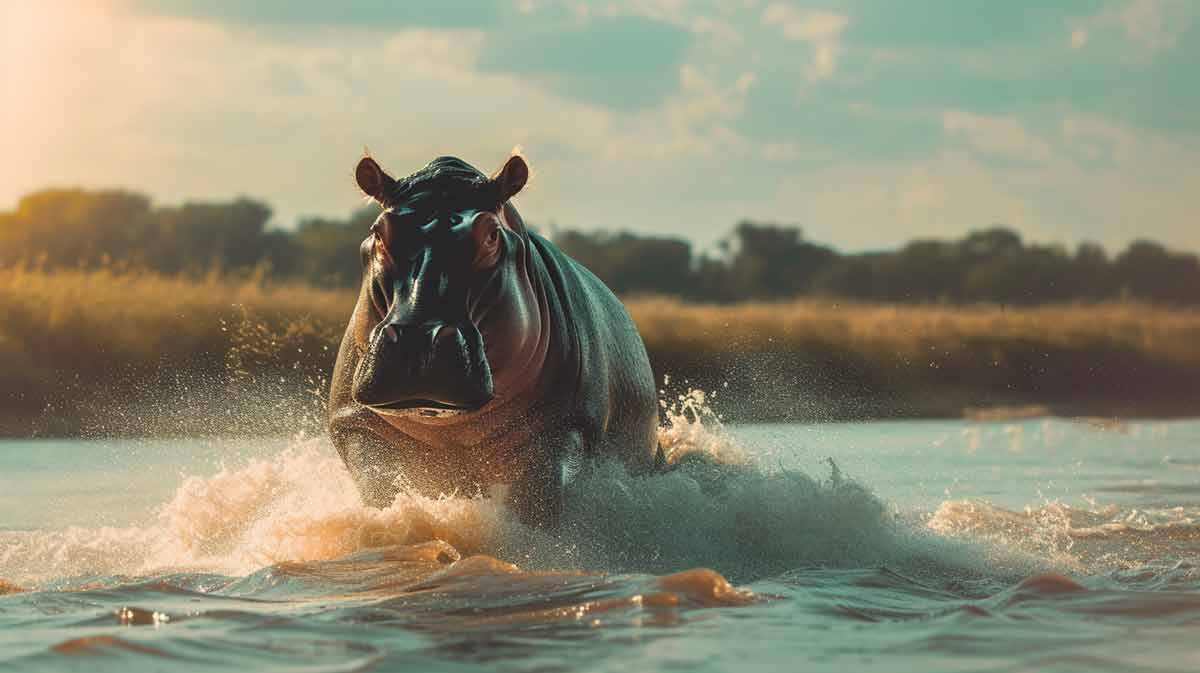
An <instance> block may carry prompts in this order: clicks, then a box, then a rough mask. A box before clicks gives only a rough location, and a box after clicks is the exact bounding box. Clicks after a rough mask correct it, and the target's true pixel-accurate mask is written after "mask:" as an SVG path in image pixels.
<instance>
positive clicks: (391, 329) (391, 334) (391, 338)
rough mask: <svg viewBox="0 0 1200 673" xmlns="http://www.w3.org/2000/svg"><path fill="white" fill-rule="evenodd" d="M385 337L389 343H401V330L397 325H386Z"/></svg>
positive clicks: (384, 329)
mask: <svg viewBox="0 0 1200 673" xmlns="http://www.w3.org/2000/svg"><path fill="white" fill-rule="evenodd" d="M383 336H384V338H385V339H387V340H388V343H393V344H395V343H400V329H399V328H397V327H396V326H395V325H385V326H384V328H383Z"/></svg>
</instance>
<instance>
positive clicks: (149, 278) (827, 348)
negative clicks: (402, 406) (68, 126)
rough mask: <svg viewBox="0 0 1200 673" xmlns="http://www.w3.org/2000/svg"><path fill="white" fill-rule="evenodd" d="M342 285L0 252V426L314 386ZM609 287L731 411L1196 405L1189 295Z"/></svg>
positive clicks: (1197, 349)
mask: <svg viewBox="0 0 1200 673" xmlns="http://www.w3.org/2000/svg"><path fill="white" fill-rule="evenodd" d="M353 302H354V292H352V291H349V290H327V289H318V288H313V287H309V286H306V285H298V284H276V283H269V282H266V281H264V280H263V279H261V278H253V277H251V278H243V279H233V278H228V277H221V276H218V275H216V274H212V275H209V276H207V277H205V278H201V279H189V278H183V277H163V276H158V275H153V274H150V273H145V272H138V271H128V270H117V269H101V270H94V271H74V270H56V271H45V270H40V269H37V268H31V267H15V268H7V269H0V434H9V435H14V434H15V435H20V434H28V433H30V432H45V433H51V434H63V433H68V434H74V433H78V432H85V433H86V432H88V431H89V430H90V431H94V432H97V433H99V434H104V433H105V432H134V431H135V430H134V429H132V428H128V427H127V428H125V429H122V428H120V427H118V426H119V424H114V423H113V422H111V416H112V415H113V413H115V412H112V411H111V410H112V409H113V408H116V407H121V406H122V405H123V407H124V409H125V411H124V412H122V413H126V414H128V413H129V412H128V410H129V409H130V408H134V407H136V406H137V405H138V404H142V403H144V402H145V401H147V400H154V399H161V398H162V397H163V396H164V391H168V390H169V391H173V392H172V394H175V393H176V392H178V393H179V394H180V395H182V394H184V393H189V392H190V393H191V394H193V395H195V394H196V393H195V391H197V390H199V389H201V388H208V389H213V390H221V391H223V392H222V393H221V394H219V395H216V396H215V398H214V396H213V395H207V396H205V397H203V398H200V397H190V398H180V399H181V401H180V403H179V404H178V405H176V406H174V407H173V408H171V406H172V405H167V406H168V407H169V408H168V409H167V410H166V412H167V413H164V414H163V416H165V417H167V418H169V419H172V420H170V423H173V424H175V426H174V427H177V428H183V429H184V431H186V429H187V425H188V424H187V423H183V424H179V423H180V422H179V420H178V417H179V416H180V415H185V416H188V417H189V418H190V417H195V418H196V419H197V420H196V422H195V425H196V426H197V427H201V426H203V425H204V423H203V421H201V420H199V419H200V418H201V417H202V416H204V415H205V414H208V413H211V412H212V408H217V409H219V408H220V407H221V406H222V405H225V406H228V405H229V404H233V403H234V402H233V400H234V399H235V398H236V397H237V394H238V391H243V392H244V391H249V390H258V389H259V388H260V387H261V386H262V385H263V384H264V382H270V383H271V384H272V385H273V386H274V387H275V389H276V392H279V391H285V390H296V389H299V388H302V387H307V388H309V389H311V390H313V391H317V390H319V389H320V388H322V387H323V386H324V376H325V375H327V373H328V371H329V369H330V368H331V367H332V362H333V358H334V354H335V351H336V344H337V341H338V339H340V336H341V332H342V330H343V329H344V326H345V322H346V320H347V318H348V316H349V314H350V309H351V307H352V305H353ZM626 303H627V306H628V308H629V310H630V313H631V314H632V315H633V317H634V319H635V321H636V322H637V323H638V326H639V328H640V330H641V332H642V335H643V338H644V340H645V342H646V346H647V350H648V351H649V352H650V355H651V360H652V362H653V363H654V365H655V370H656V372H657V373H658V374H659V376H660V380H661V379H662V377H663V375H667V376H668V378H669V380H670V381H671V385H670V386H669V387H671V388H672V389H676V388H678V390H677V391H676V392H682V391H683V389H686V388H687V387H689V386H695V387H698V388H702V389H705V390H709V391H715V392H716V393H717V399H718V402H717V407H718V410H719V411H724V412H725V413H726V414H727V415H729V416H732V417H734V418H743V419H747V418H859V417H879V416H929V415H938V416H947V415H958V414H960V413H962V412H963V410H964V409H967V408H970V407H987V406H995V405H1020V404H1025V405H1028V404H1044V405H1048V406H1049V408H1050V409H1052V410H1054V411H1057V412H1060V413H1069V414H1087V415H1109V414H1114V413H1133V414H1142V415H1145V414H1150V415H1163V414H1167V415H1175V414H1197V413H1200V311H1196V310H1179V309H1169V308H1163V307H1155V306H1150V305H1145V304H1136V303H1109V304H1100V305H1091V306H1083V305H1070V306H1050V307H1040V308H1020V309H1014V308H1008V309H1004V308H1001V307H996V306H970V307H953V306H894V305H855V304H846V303H841V302H838V301H837V300H832V299H805V300H798V301H793V302H787V303H747V304H739V305H730V306H724V305H704V304H687V303H683V302H680V301H677V300H674V299H667V298H655V297H648V298H632V299H630V300H629V301H627V302H626ZM247 394H248V393H247ZM255 394H257V393H255ZM281 394H282V393H281ZM259 397H261V395H259ZM196 400H200V402H197V401H196ZM194 404H201V406H206V407H210V408H207V409H206V410H205V411H204V413H201V412H200V411H198V410H193V408H192V406H191V405H194ZM47 408H49V411H46V409H47ZM181 411H184V412H192V413H185V414H180V413H179V412H181ZM105 419H108V420H107V421H106V420H105ZM106 423H107V425H106Z"/></svg>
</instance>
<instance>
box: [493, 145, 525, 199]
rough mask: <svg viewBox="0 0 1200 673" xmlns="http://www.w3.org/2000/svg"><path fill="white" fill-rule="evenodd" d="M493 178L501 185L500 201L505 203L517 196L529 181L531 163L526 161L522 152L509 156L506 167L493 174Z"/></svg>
mask: <svg viewBox="0 0 1200 673" xmlns="http://www.w3.org/2000/svg"><path fill="white" fill-rule="evenodd" d="M492 180H493V181H495V183H496V185H497V186H499V187H500V203H504V202H505V201H508V200H509V199H510V198H512V197H514V196H516V194H517V192H519V191H521V189H522V188H523V187H525V183H526V182H528V181H529V164H527V163H525V158H524V157H522V156H521V155H520V154H514V155H512V156H511V157H509V159H508V161H507V162H506V163H505V164H504V168H501V169H500V170H499V171H498V172H497V173H496V174H495V175H493V176H492Z"/></svg>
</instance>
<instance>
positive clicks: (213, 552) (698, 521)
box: [0, 393, 984, 584]
mask: <svg viewBox="0 0 1200 673" xmlns="http://www.w3.org/2000/svg"><path fill="white" fill-rule="evenodd" d="M663 415H664V418H665V419H666V423H665V425H664V428H663V429H662V431H661V435H660V439H661V441H662V444H663V446H664V448H665V449H666V451H667V453H668V455H669V460H670V462H671V464H672V466H673V467H672V469H671V470H670V471H668V472H666V473H661V474H653V475H645V476H636V477H635V476H630V475H628V474H627V473H626V472H625V471H624V469H623V468H622V467H621V466H619V465H617V464H600V465H598V466H596V467H595V469H593V470H592V471H591V472H590V473H589V474H587V475H585V476H583V477H582V478H581V479H579V480H578V481H576V482H575V483H573V484H572V487H571V490H570V492H569V493H568V498H567V503H568V504H567V507H566V510H565V511H564V516H563V522H562V527H561V529H560V530H559V531H558V532H557V533H555V534H550V533H547V532H544V531H538V530H531V529H529V528H526V527H525V526H522V525H521V524H520V523H519V522H517V521H516V520H515V519H514V518H513V517H512V516H511V515H510V514H509V512H507V511H506V509H505V508H504V507H503V505H502V504H501V502H499V501H497V500H494V499H489V498H485V497H482V496H477V497H439V498H429V497H422V496H418V495H411V494H402V495H400V496H398V497H397V498H396V500H395V501H394V502H393V503H392V504H391V505H390V506H389V507H387V508H384V509H375V508H370V507H365V506H363V505H362V504H361V503H360V501H359V497H358V494H357V492H356V490H355V487H354V484H353V483H352V481H351V479H350V478H349V476H348V475H347V473H346V471H345V468H344V467H343V466H342V463H341V461H340V460H339V459H338V458H337V456H336V453H335V452H334V451H333V449H332V447H331V446H329V444H328V442H327V441H325V440H314V439H308V440H297V441H296V442H293V444H292V445H291V446H290V447H288V448H287V449H285V450H283V451H282V452H280V453H279V454H277V455H275V456H273V457H271V458H268V459H252V460H249V461H247V462H244V463H243V464H241V465H240V466H237V467H233V468H230V467H224V468H222V469H220V470H219V471H218V472H217V473H216V474H212V475H209V476H190V477H187V478H185V479H183V481H182V483H181V484H180V485H179V487H178V488H177V490H176V492H175V494H174V496H173V497H172V498H171V500H170V501H169V502H167V503H165V504H164V505H163V506H162V507H161V508H160V510H159V512H158V517H157V521H156V523H154V524H153V525H151V526H146V527H128V528H111V527H110V528H100V529H85V528H71V529H68V530H65V531H50V532H21V533H0V542H2V544H0V577H5V578H7V579H9V580H10V581H15V582H17V583H18V584H26V583H31V582H33V583H36V582H44V581H47V580H50V579H53V578H61V577H68V576H79V575H146V574H151V573H156V572H164V571H168V570H180V569H186V570H193V571H208V572H217V573H222V574H226V575H237V576H242V575H246V574H249V573H251V572H253V571H255V570H257V569H259V568H262V567H264V566H267V565H270V564H273V563H279V562H283V561H298V562H305V561H321V560H328V559H335V558H339V557H342V556H345V555H347V554H352V553H355V552H358V551H361V550H364V549H370V548H376V547H383V546H392V545H412V544H419V543H423V542H428V541H432V540H441V541H445V542H446V543H449V544H450V545H451V546H453V547H454V548H455V549H456V550H457V551H458V552H459V553H460V554H461V555H462V556H469V555H471V554H478V553H485V554H490V555H493V556H496V557H499V558H501V559H504V560H506V561H509V562H513V563H517V564H519V565H521V566H522V567H525V568H528V569H549V568H557V569H571V568H574V569H588V570H599V571H608V572H653V573H668V572H676V571H680V570H684V569H687V568H694V567H702V566H703V567H711V568H714V569H716V570H718V571H719V572H722V573H725V574H727V575H729V576H731V577H732V578H735V579H739V580H745V579H751V578H758V577H764V576H768V575H771V574H774V573H780V572H783V571H786V570H789V569H792V568H797V567H811V566H814V565H819V566H860V567H861V566H877V565H891V566H897V567H904V568H909V569H912V568H920V567H939V568H944V567H946V566H956V567H959V568H966V569H971V570H972V571H973V572H982V570H983V568H984V563H983V561H982V558H983V555H981V554H980V553H978V550H976V549H975V548H973V547H971V546H970V545H965V544H962V543H949V542H946V541H945V540H944V539H941V538H939V536H938V535H935V534H933V533H931V532H929V531H926V530H921V529H920V528H919V527H916V528H914V527H913V526H910V525H908V524H907V523H905V522H903V521H901V520H900V519H899V518H898V517H897V516H896V513H895V512H893V511H892V510H891V509H890V508H889V507H888V506H887V505H886V504H885V503H884V502H882V501H881V500H879V499H878V498H877V497H876V496H875V495H873V494H872V493H871V491H870V489H868V488H867V487H865V486H864V485H862V484H860V483H858V482H857V481H855V480H853V479H850V478H847V477H845V476H844V475H842V474H841V473H840V471H839V470H838V469H837V466H836V465H833V464H832V462H831V463H830V472H829V474H828V475H827V476H824V477H813V476H810V475H807V474H804V473H802V472H794V471H784V470H773V471H772V470H768V469H765V468H764V467H763V466H760V465H757V464H755V463H754V461H753V460H751V459H750V458H749V457H748V456H749V455H750V452H748V451H747V450H746V449H745V447H742V446H740V445H739V444H738V443H737V442H736V441H735V440H733V439H732V438H731V437H730V436H729V434H728V433H726V432H725V431H724V429H723V428H722V427H721V425H720V423H719V421H718V420H717V419H716V418H715V416H713V415H712V413H711V411H710V410H708V409H707V407H706V406H705V405H704V398H703V396H702V395H699V394H696V393H689V394H687V395H683V396H680V397H679V398H678V400H677V401H676V402H675V403H673V404H670V405H665V408H664V414H663Z"/></svg>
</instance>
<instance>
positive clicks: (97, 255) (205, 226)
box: [0, 189, 1200, 306]
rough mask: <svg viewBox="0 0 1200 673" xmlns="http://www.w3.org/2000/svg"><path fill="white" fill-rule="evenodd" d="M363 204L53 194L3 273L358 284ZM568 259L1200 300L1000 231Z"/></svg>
mask: <svg viewBox="0 0 1200 673" xmlns="http://www.w3.org/2000/svg"><path fill="white" fill-rule="evenodd" d="M373 218H374V209H373V208H368V209H364V210H362V211H359V212H357V213H355V214H353V215H351V216H350V217H348V218H346V219H325V218H308V219H302V220H301V221H300V222H299V223H298V226H297V227H296V228H295V229H294V230H281V229H272V228H269V227H268V226H267V224H268V222H269V221H270V219H271V209H270V208H269V207H268V206H267V205H266V204H264V203H262V202H259V201H255V200H253V199H246V198H241V199H237V200H234V201H230V202H221V203H185V204H183V205H181V206H154V205H153V204H152V203H151V202H150V200H149V199H148V198H146V197H145V196H142V195H140V194H136V193H132V192H125V191H85V190H75V189H51V190H45V191H41V192H37V193H34V194H30V195H28V196H26V197H24V198H23V199H21V200H20V202H19V203H18V205H17V207H16V209H15V210H13V211H9V212H0V266H6V265H7V266H12V265H14V264H17V263H23V264H33V265H35V266H38V267H40V268H46V269H53V268H63V267H66V268H73V269H97V268H132V269H145V270H150V271H154V272H158V273H163V274H168V275H177V274H180V273H183V274H185V275H190V276H192V277H200V276H204V275H206V274H209V273H212V272H213V271H214V270H216V271H219V272H223V273H226V274H233V275H243V276H246V275H256V276H258V277H264V278H269V279H273V280H279V281H303V282H306V283H308V284H311V285H314V286H317V287H327V288H338V287H349V286H352V285H354V284H355V283H357V281H358V274H359V269H358V256H357V249H358V244H359V242H361V240H362V238H363V237H364V236H365V234H366V231H367V227H368V226H369V225H370V223H371V221H372V219H373ZM552 237H553V238H554V240H555V242H557V243H558V245H559V246H561V247H562V248H563V249H564V250H565V251H567V252H568V253H569V254H571V255H572V256H574V257H575V258H576V259H578V260H580V261H582V262H583V263H584V264H585V265H586V266H588V268H590V269H591V270H592V271H594V272H595V273H596V274H597V275H598V276H600V277H601V278H602V279H603V280H604V281H605V282H607V283H608V284H609V285H610V286H611V287H612V288H613V289H614V290H616V291H617V292H618V293H619V294H622V295H624V296H631V295H639V294H653V295H666V296H673V297H678V298H681V299H686V300H691V301H703V302H719V303H731V302H742V301H759V300H781V299H792V298H795V297H799V296H825V297H843V298H847V299H853V300H858V301H868V302H889V303H930V302H939V303H955V304H970V303H981V302H982V303H995V304H1002V305H1020V306H1028V305H1039V304H1056V303H1063V302H1098V301H1105V300H1113V299H1132V300H1139V301H1144V302H1152V303H1157V304H1168V305H1200V260H1198V259H1197V257H1196V255H1194V254H1187V253H1182V252H1175V251H1171V250H1168V249H1166V248H1164V247H1163V246H1162V245H1159V244H1158V243H1154V242H1152V241H1144V240H1143V241H1136V242H1134V243H1132V244H1131V245H1129V247H1127V248H1126V249H1125V250H1122V251H1120V252H1119V253H1118V254H1116V255H1115V256H1109V254H1108V253H1107V252H1106V251H1105V250H1104V249H1103V248H1101V247H1100V246H1098V245H1095V244H1090V243H1083V244H1081V245H1079V246H1078V247H1077V248H1076V249H1075V250H1074V251H1069V250H1067V249H1065V248H1063V247H1061V246H1057V245H1033V244H1026V243H1025V242H1023V241H1022V240H1021V238H1020V236H1019V235H1017V234H1016V233H1015V232H1013V231H1011V230H1008V229H1005V228H1003V227H994V228H989V229H984V230H980V231H975V232H973V233H970V234H968V235H967V236H966V237H965V238H963V239H961V240H956V241H942V240H918V241H913V242H911V243H909V244H907V245H905V246H904V247H903V248H901V249H899V250H895V251H887V252H873V253H862V254H842V253H839V252H838V251H836V250H834V249H833V248H830V247H828V246H825V245H821V244H819V243H815V242H811V241H808V240H806V239H805V238H804V237H803V235H802V232H801V230H800V229H799V228H797V227H792V226H782V225H776V224H764V223H755V222H741V223H739V224H737V225H736V226H735V227H734V229H733V231H732V232H731V233H730V235H729V236H728V237H727V238H726V239H725V240H724V241H723V242H722V244H721V245H720V249H719V250H718V251H717V253H716V254H700V255H698V254H696V253H695V252H694V251H693V250H692V247H691V245H690V244H689V243H688V242H687V241H685V240H681V239H675V238H666V237H653V236H640V235H636V234H631V233H615V234H614V233H585V232H581V231H576V230H569V229H568V230H562V231H555V232H553V236H552Z"/></svg>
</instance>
